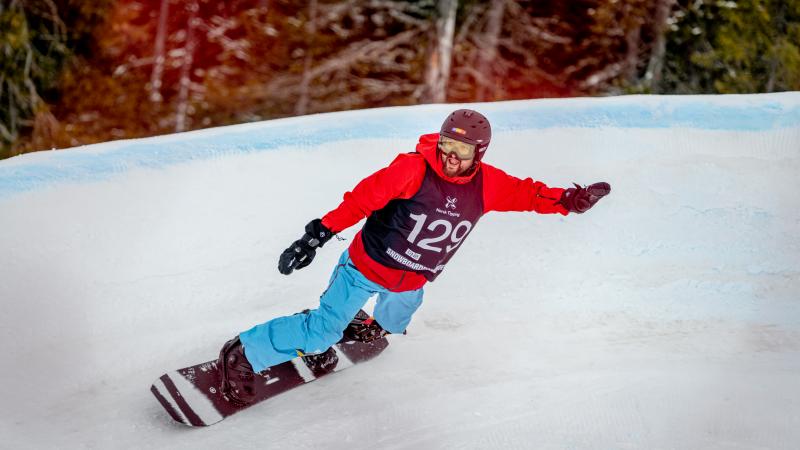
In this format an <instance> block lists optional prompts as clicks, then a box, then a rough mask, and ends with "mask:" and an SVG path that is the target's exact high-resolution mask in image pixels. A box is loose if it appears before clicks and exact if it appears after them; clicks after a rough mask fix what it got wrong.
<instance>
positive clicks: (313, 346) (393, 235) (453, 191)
mask: <svg viewBox="0 0 800 450" xmlns="http://www.w3.org/2000/svg"><path fill="white" fill-rule="evenodd" d="M491 137H492V132H491V127H490V125H489V121H488V120H487V119H486V118H485V117H484V116H483V115H481V114H480V113H478V112H476V111H472V110H469V109H460V110H457V111H455V112H453V113H452V114H450V115H449V116H448V117H447V119H446V120H445V121H444V123H443V124H442V127H441V130H440V132H439V133H438V134H436V133H433V134H426V135H423V136H421V137H420V139H419V143H418V144H417V148H416V152H413V153H406V154H401V155H398V156H397V158H395V160H394V161H392V163H391V164H390V165H389V166H388V167H385V168H383V169H381V170H379V171H377V172H375V173H374V174H372V175H370V176H368V177H367V178H365V179H364V180H362V181H361V182H360V183H359V184H358V185H357V186H356V187H355V188H354V189H353V190H352V191H351V192H347V193H345V195H344V201H342V203H341V204H340V205H339V206H338V207H337V208H336V209H334V210H333V211H331V212H329V213H328V214H326V215H325V216H324V217H322V219H315V220H312V221H311V222H310V223H309V224H308V225H306V228H305V234H304V235H303V236H302V237H301V238H300V239H299V240H297V241H295V242H294V243H292V245H291V246H290V247H289V248H287V249H286V250H285V251H284V252H283V253H282V254H281V256H280V259H279V262H278V270H280V272H281V273H283V274H286V275H288V274H290V273H292V271H293V270H295V269H302V268H303V267H306V266H308V265H309V264H310V263H311V261H312V260H313V259H314V256H315V254H316V249H317V248H320V247H322V246H323V245H324V244H325V243H326V242H327V241H328V240H330V239H331V237H333V236H334V235H335V234H336V233H339V232H340V231H342V230H344V229H346V228H348V227H350V226H352V225H354V224H356V223H357V222H359V221H360V220H361V219H363V218H364V217H368V218H367V221H366V224H365V225H364V227H363V229H362V230H361V231H360V232H359V233H358V234H356V236H355V237H354V238H353V242H352V243H351V245H350V248H349V249H348V250H346V251H345V252H344V253H343V254H342V256H341V258H340V259H339V263H338V265H337V266H336V268H335V269H334V271H333V275H332V276H331V279H330V284H329V286H328V289H327V290H326V291H325V292H324V293H323V294H322V296H321V297H320V306H319V308H317V309H315V310H306V311H303V312H302V313H299V314H295V315H292V316H286V317H279V318H276V319H273V320H270V321H268V322H266V323H263V324H261V325H257V326H255V327H253V328H251V329H250V330H247V331H245V332H242V333H241V334H240V335H239V336H238V337H236V338H234V339H232V340H230V341H228V342H227V343H226V344H225V346H224V347H223V348H222V351H221V352H220V360H219V363H220V364H219V367H221V369H220V370H221V371H222V380H223V381H222V387H221V388H222V391H223V392H224V393H225V394H226V396H227V397H228V398H229V399H231V400H233V401H236V402H241V403H248V402H249V401H251V400H252V398H253V392H254V391H253V386H254V383H255V380H257V378H256V377H258V376H259V375H258V373H259V372H261V371H263V370H264V369H266V368H268V367H271V366H274V365H276V364H280V363H282V362H285V361H288V360H290V359H292V358H294V357H296V356H298V355H306V356H304V358H305V359H306V363H307V364H309V366H310V367H311V368H312V370H318V369H320V370H324V369H325V368H326V367H327V366H332V365H334V364H335V362H336V361H335V360H334V358H335V352H334V351H332V350H331V349H330V347H331V346H332V345H333V344H335V343H337V342H339V340H340V339H341V338H342V336H343V333H345V332H346V333H347V334H348V337H352V338H353V339H361V340H370V339H376V338H380V337H383V336H385V335H386V334H387V333H403V332H404V331H405V329H406V327H407V326H408V324H409V322H410V321H411V316H412V315H413V314H414V312H415V311H416V310H417V308H418V307H419V306H420V304H421V303H422V295H423V289H422V288H423V285H424V284H425V283H426V282H428V281H433V280H435V279H436V277H437V276H438V275H439V274H440V273H441V272H442V270H443V269H444V267H445V265H446V264H447V262H448V261H449V260H450V258H451V257H452V256H453V255H454V254H455V252H456V251H457V250H458V248H459V247H460V246H461V244H462V243H463V242H464V239H465V238H466V237H467V236H468V235H469V233H470V232H471V231H472V229H473V228H474V226H475V225H476V224H477V223H478V219H480V217H481V216H482V215H483V214H485V213H487V212H489V211H535V212H537V213H540V214H554V213H558V214H563V215H567V214H568V213H583V212H585V211H587V210H588V209H589V208H591V207H592V206H593V205H594V204H595V203H596V202H597V201H598V200H599V199H600V198H602V197H603V196H605V195H607V194H608V193H609V192H610V190H611V188H610V186H609V185H608V184H607V183H595V184H593V185H591V186H589V187H587V188H583V187H580V186H578V185H577V184H576V185H575V187H573V188H569V189H561V188H550V187H547V186H546V185H545V184H544V183H541V182H538V181H536V182H535V181H533V180H532V179H531V178H527V179H525V180H522V179H519V178H515V177H512V176H510V175H507V174H506V173H505V172H503V171H501V170H500V169H497V168H495V167H492V166H490V165H488V164H485V163H482V162H481V160H482V159H483V156H484V155H485V153H486V149H487V148H488V146H489V142H490V141H491ZM374 294H377V295H378V298H377V302H376V305H375V309H374V312H373V317H369V316H368V315H366V314H365V313H364V312H363V311H362V310H361V308H362V307H363V306H364V304H365V303H366V302H367V300H368V299H369V298H370V297H371V296H373V295H374Z"/></svg>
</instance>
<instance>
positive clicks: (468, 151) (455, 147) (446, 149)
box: [439, 136, 475, 161]
mask: <svg viewBox="0 0 800 450" xmlns="http://www.w3.org/2000/svg"><path fill="white" fill-rule="evenodd" d="M439 150H441V151H442V155H444V156H449V155H450V154H451V153H455V154H456V158H458V159H460V160H462V161H466V160H470V159H472V158H474V157H475V145H474V144H467V143H466V142H461V141H457V140H455V139H452V138H449V137H447V136H439Z"/></svg>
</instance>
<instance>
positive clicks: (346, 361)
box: [333, 344, 355, 372]
mask: <svg viewBox="0 0 800 450" xmlns="http://www.w3.org/2000/svg"><path fill="white" fill-rule="evenodd" d="M343 345H347V344H336V355H337V356H338V357H339V362H338V363H337V364H336V368H334V369H333V371H334V372H338V371H340V370H344V369H347V368H348V367H351V366H354V365H355V363H353V361H351V360H350V358H348V357H347V355H346V354H345V353H344V351H342V349H341V348H342V346H343Z"/></svg>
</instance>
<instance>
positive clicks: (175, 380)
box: [150, 338, 389, 427]
mask: <svg viewBox="0 0 800 450" xmlns="http://www.w3.org/2000/svg"><path fill="white" fill-rule="evenodd" d="M388 345H389V341H387V340H386V338H381V339H377V340H374V341H372V342H359V341H343V342H339V343H338V344H336V345H334V346H333V349H334V350H335V351H336V355H337V356H338V358H339V361H338V363H337V364H336V365H335V366H334V367H332V368H330V369H329V370H328V371H326V372H324V373H317V374H314V373H313V372H312V371H311V369H309V368H308V367H307V366H306V364H305V362H304V361H303V358H302V357H297V358H294V359H292V360H290V361H287V362H284V363H281V364H278V365H276V366H272V367H270V368H268V369H266V370H265V371H264V372H262V376H261V379H260V380H259V383H256V398H255V400H253V402H251V403H249V404H247V405H240V404H237V403H235V402H231V401H229V400H227V399H226V398H225V397H223V395H222V393H221V392H220V382H221V375H220V372H219V371H218V370H217V361H216V360H214V361H208V362H205V363H202V364H197V365H194V366H190V367H185V368H183V369H180V370H176V371H174V372H169V373H166V374H164V375H162V376H161V377H159V379H158V380H156V382H155V383H153V385H152V386H151V387H150V391H151V392H152V393H153V395H154V396H155V397H156V399H157V400H158V402H159V403H160V404H161V406H163V407H164V409H165V410H166V411H167V413H169V415H170V416H171V417H172V418H173V419H175V420H176V421H177V422H180V423H182V424H184V425H187V426H191V427H205V426H209V425H213V424H215V423H217V422H220V421H222V420H223V419H225V418H226V417H229V416H231V415H233V414H236V413H237V412H239V411H242V410H244V409H247V408H249V407H251V406H253V405H255V404H257V403H260V402H262V401H264V400H267V399H269V398H272V397H274V396H276V395H279V394H281V393H283V392H286V391H288V390H290V389H292V388H295V387H297V386H301V385H303V384H306V383H310V382H312V381H314V380H316V379H317V378H320V377H322V376H326V375H328V374H331V373H333V372H339V371H341V370H344V369H347V368H348V367H351V366H353V365H355V364H358V363H361V362H364V361H367V360H370V359H372V358H374V357H376V356H378V355H379V354H380V353H381V352H383V350H384V349H386V347H387V346H388Z"/></svg>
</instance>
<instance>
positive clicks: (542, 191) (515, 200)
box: [483, 164, 569, 216]
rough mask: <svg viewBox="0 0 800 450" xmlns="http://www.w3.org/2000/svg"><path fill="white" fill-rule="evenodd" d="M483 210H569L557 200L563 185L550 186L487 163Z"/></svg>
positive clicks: (562, 212) (553, 212)
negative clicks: (560, 186)
mask: <svg viewBox="0 0 800 450" xmlns="http://www.w3.org/2000/svg"><path fill="white" fill-rule="evenodd" d="M483 170H484V171H485V172H484V182H483V183H484V187H483V205H484V206H483V209H484V213H487V212H489V211H535V212H537V213H540V214H556V213H558V214H562V215H564V216H566V215H567V214H568V213H569V211H568V210H567V209H566V208H564V206H562V205H561V204H560V203H558V200H559V199H560V198H561V194H562V193H563V192H564V189H562V188H551V187H547V185H545V184H544V183H542V182H541V181H534V180H533V179H531V178H526V179H524V180H522V179H520V178H517V177H513V176H511V175H509V174H507V173H505V172H503V171H502V170H500V169H498V168H496V167H493V166H490V165H488V164H484V166H483Z"/></svg>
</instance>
